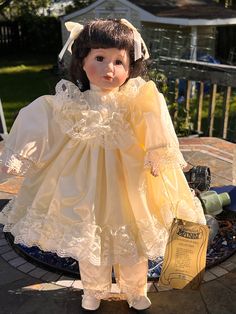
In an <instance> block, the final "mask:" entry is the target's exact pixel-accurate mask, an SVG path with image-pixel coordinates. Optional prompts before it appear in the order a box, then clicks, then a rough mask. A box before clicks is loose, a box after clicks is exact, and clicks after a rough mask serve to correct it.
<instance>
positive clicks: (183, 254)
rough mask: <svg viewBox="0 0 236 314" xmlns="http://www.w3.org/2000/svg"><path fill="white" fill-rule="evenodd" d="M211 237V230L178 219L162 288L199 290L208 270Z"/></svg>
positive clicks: (171, 236) (172, 236)
mask: <svg viewBox="0 0 236 314" xmlns="http://www.w3.org/2000/svg"><path fill="white" fill-rule="evenodd" d="M208 237H209V228H208V226H206V225H201V224H197V223H194V222H190V221H186V220H182V219H174V221H173V223H172V225H171V229H170V235H169V240H168V243H167V246H166V251H165V256H164V261H163V266H162V271H161V276H160V279H159V283H158V285H159V286H166V287H171V288H175V289H183V288H185V287H186V288H190V289H197V288H198V287H199V286H200V284H201V282H202V279H203V275H204V270H205V266H206V252H207V244H208Z"/></svg>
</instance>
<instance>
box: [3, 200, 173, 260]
mask: <svg viewBox="0 0 236 314" xmlns="http://www.w3.org/2000/svg"><path fill="white" fill-rule="evenodd" d="M14 204H15V202H14V201H13V202H11V204H8V205H7V206H6V207H5V208H4V209H3V211H2V212H1V213H0V222H2V223H4V224H5V226H4V229H3V231H4V232H11V233H12V234H13V235H14V237H15V239H14V242H15V243H21V244H24V245H26V246H34V245H36V246H38V247H39V248H40V249H42V250H45V251H51V252H54V253H57V254H58V255H59V256H61V257H67V256H70V257H73V258H74V259H76V260H85V261H88V262H90V263H91V264H93V265H101V264H103V265H114V264H130V265H131V264H133V263H137V262H139V260H140V256H145V257H146V258H149V259H155V258H156V257H157V256H159V255H163V252H164V250H165V246H166V242H167V239H168V231H167V230H166V229H165V227H163V226H162V225H161V224H160V223H158V221H157V219H155V218H154V217H151V218H150V219H143V220H141V221H138V223H137V225H136V224H135V225H123V226H120V227H117V228H115V229H114V228H112V227H111V226H105V227H103V228H102V227H100V226H98V225H95V224H92V223H91V224H89V223H87V222H71V221H67V220H65V219H63V218H61V217H57V220H55V216H53V215H51V216H50V213H49V214H48V215H46V214H45V213H43V212H42V210H37V209H35V208H28V209H27V210H26V211H25V214H24V215H23V217H22V218H21V219H20V220H19V219H18V218H14ZM17 209H18V208H17ZM17 209H16V211H17ZM14 220H16V221H14Z"/></svg>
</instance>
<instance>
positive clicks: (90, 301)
mask: <svg viewBox="0 0 236 314" xmlns="http://www.w3.org/2000/svg"><path fill="white" fill-rule="evenodd" d="M100 303H101V300H99V299H96V298H95V297H93V296H91V295H86V294H84V295H82V308H83V309H85V310H90V311H95V310H97V309H98V308H99V306H100Z"/></svg>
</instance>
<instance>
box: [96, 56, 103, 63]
mask: <svg viewBox="0 0 236 314" xmlns="http://www.w3.org/2000/svg"><path fill="white" fill-rule="evenodd" d="M96 60H97V61H98V62H102V61H103V60H104V58H103V57H102V56H97V57H96Z"/></svg>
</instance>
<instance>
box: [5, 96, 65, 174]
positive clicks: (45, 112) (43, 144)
mask: <svg viewBox="0 0 236 314" xmlns="http://www.w3.org/2000/svg"><path fill="white" fill-rule="evenodd" d="M50 97H51V98H53V97H54V96H42V97H39V98H38V99H36V100H35V101H33V102H32V103H31V104H30V105H28V106H26V107H24V108H23V109H21V110H20V112H19V114H18V116H17V118H16V120H15V122H14V124H13V126H12V129H11V131H10V134H9V136H8V137H7V139H6V140H5V141H4V148H3V152H2V155H1V170H2V172H3V173H5V174H12V175H19V176H24V175H25V174H26V173H29V172H31V171H33V172H34V171H35V170H37V169H38V168H41V167H43V166H44V165H45V164H46V163H47V162H48V161H49V160H50V158H51V156H52V155H53V154H54V155H55V154H56V151H57V148H58V146H59V145H60V143H61V138H60V130H59V128H58V126H57V124H56V123H53V120H52V110H51V105H50V101H49V100H50Z"/></svg>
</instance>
